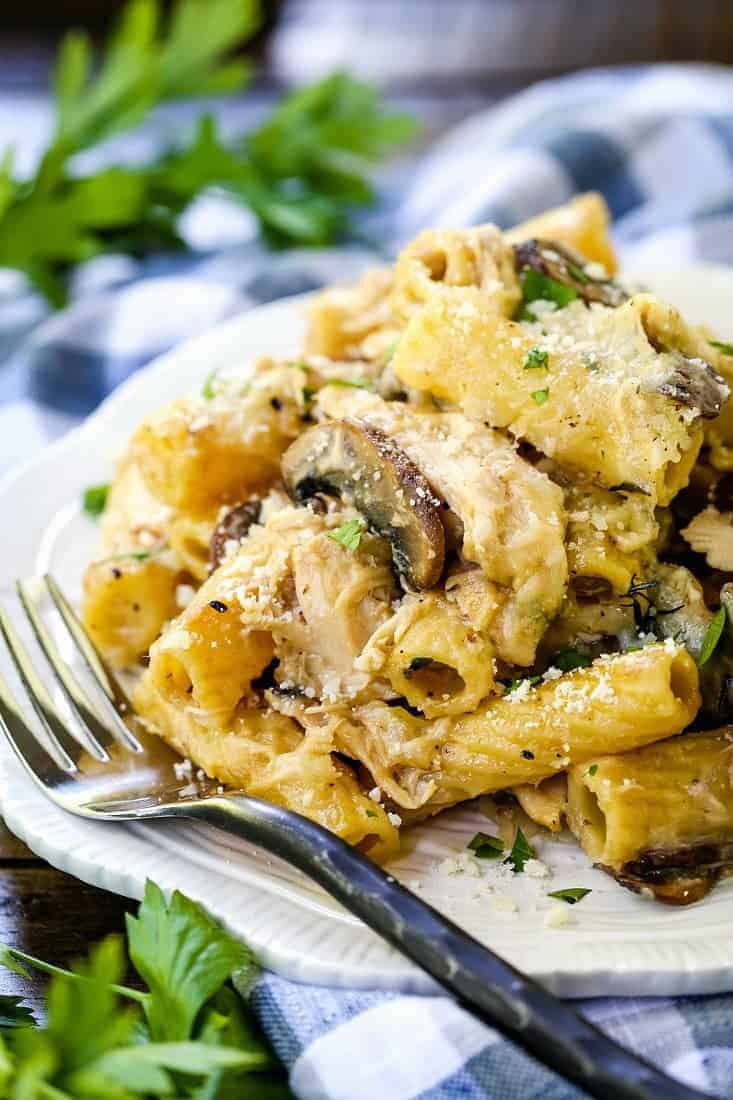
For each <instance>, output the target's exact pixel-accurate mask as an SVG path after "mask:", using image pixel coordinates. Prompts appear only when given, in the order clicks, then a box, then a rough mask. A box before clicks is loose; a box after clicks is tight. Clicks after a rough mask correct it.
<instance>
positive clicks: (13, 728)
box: [0, 576, 703, 1100]
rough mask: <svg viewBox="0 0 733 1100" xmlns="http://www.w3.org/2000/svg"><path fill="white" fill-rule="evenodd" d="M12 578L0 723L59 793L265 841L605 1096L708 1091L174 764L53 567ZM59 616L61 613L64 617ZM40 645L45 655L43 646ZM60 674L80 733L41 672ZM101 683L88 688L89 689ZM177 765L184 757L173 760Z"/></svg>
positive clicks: (348, 860) (298, 834)
mask: <svg viewBox="0 0 733 1100" xmlns="http://www.w3.org/2000/svg"><path fill="white" fill-rule="evenodd" d="M17 592H18V597H19V601H20V607H21V608H22V610H23V612H24V614H25V617H26V620H27V622H26V625H27V626H30V630H31V632H32V635H34V636H35V640H36V643H37V645H38V648H39V649H40V654H38V657H40V659H41V665H40V667H43V666H44V665H45V668H44V672H41V673H39V671H38V668H37V666H36V663H35V662H34V661H33V659H32V658H31V655H30V651H29V649H28V647H27V645H26V644H25V643H24V642H23V640H22V638H21V635H20V633H19V631H18V630H17V629H16V626H15V625H14V623H13V621H12V618H11V616H10V615H9V614H8V612H7V611H6V610H4V609H2V608H0V633H1V634H2V636H3V638H4V641H5V643H6V646H7V649H8V652H9V655H10V657H11V660H12V664H13V665H14V667H15V670H16V672H17V675H18V678H19V680H20V683H21V685H22V688H23V689H24V691H25V694H26V695H27V697H28V700H29V701H30V703H31V704H32V707H33V709H34V710H35V712H36V715H37V718H38V730H37V731H35V730H34V725H35V724H30V723H29V722H28V721H27V720H26V718H25V716H24V712H23V709H22V707H21V706H20V705H19V703H18V701H17V700H16V698H15V697H14V696H13V693H12V692H11V690H10V688H9V687H8V684H7V682H5V681H4V680H2V679H0V727H1V728H2V730H3V732H4V734H5V736H6V738H7V740H8V741H9V743H10V745H11V746H12V748H13V749H14V751H15V753H16V754H17V756H18V757H19V759H20V761H21V762H22V764H23V765H24V766H25V768H26V769H27V771H28V772H29V773H30V775H31V776H32V778H33V779H34V781H35V782H36V783H37V784H38V785H39V786H40V787H41V789H42V790H43V792H44V793H45V794H46V795H47V796H48V797H49V798H50V799H52V800H53V801H54V802H55V803H56V804H57V805H59V806H60V807H62V808H63V809H64V810H66V811H68V812H69V813H72V814H77V815H78V816H80V817H85V818H92V819H94V820H97V821H105V822H109V821H150V820H152V819H155V818H189V819H193V820H195V821H199V822H206V823H207V824H209V825H214V826H216V827H217V828H219V829H223V830H225V831H228V832H230V833H234V834H235V835H237V836H240V837H244V838H245V839H246V840H249V841H251V842H253V843H254V844H256V845H258V846H260V847H261V848H264V849H266V850H267V851H268V852H271V853H273V854H274V855H277V856H279V857H280V858H281V859H284V860H285V861H286V862H288V863H290V864H291V865H293V866H294V867H297V868H298V869H299V870H300V871H302V872H303V873H304V874H306V875H307V876H308V877H309V878H311V879H313V880H314V881H315V882H317V883H318V884H319V885H320V886H321V887H323V889H325V890H326V891H327V892H328V893H329V894H330V895H331V896H332V897H334V898H336V899H337V900H338V901H339V902H340V903H341V904H342V905H343V906H344V907H345V908H346V909H348V910H350V912H352V913H353V914H355V915H356V916H357V917H359V918H361V920H362V921H363V922H364V923H365V924H367V925H368V926H369V927H370V928H372V929H373V930H374V931H375V932H377V933H378V934H379V935H380V936H382V937H383V938H384V939H385V940H387V942H388V943H390V944H392V946H393V947H395V948H396V949H397V950H398V951H401V952H402V953H403V954H404V955H406V956H407V957H408V958H409V959H411V960H412V961H413V962H415V963H417V965H418V966H420V967H422V969H423V970H425V971H426V972H427V973H428V974H430V975H431V976H432V977H433V978H434V979H435V980H436V981H437V982H439V983H440V985H442V986H443V987H444V988H445V989H446V990H447V991H448V992H449V993H451V994H452V995H453V996H455V997H456V998H458V1000H459V1001H460V1002H461V1003H462V1004H463V1005H464V1006H465V1008H466V1009H467V1010H468V1011H469V1012H471V1013H473V1015H475V1016H476V1017H478V1018H479V1019H480V1020H482V1021H483V1022H484V1023H486V1024H489V1025H490V1026H491V1027H494V1028H496V1029H497V1030H498V1031H500V1032H501V1033H502V1034H504V1035H506V1036H507V1037H508V1038H510V1039H512V1040H513V1041H514V1042H516V1043H517V1044H519V1045H520V1046H521V1047H523V1048H524V1049H525V1050H526V1051H527V1052H528V1053H529V1054H531V1055H533V1056H534V1057H535V1058H537V1059H538V1060H539V1061H540V1062H542V1063H544V1064H545V1065H546V1066H548V1067H549V1068H550V1069H553V1070H554V1071H556V1072H557V1073H559V1074H560V1075H561V1076H563V1077H565V1078H567V1079H568V1080H570V1081H572V1082H574V1083H575V1084H577V1085H579V1086H580V1087H581V1088H584V1089H585V1090H586V1091H587V1092H588V1093H589V1094H590V1095H591V1096H595V1097H599V1098H603V1100H652V1098H654V1100H691V1098H693V1097H701V1096H702V1095H703V1094H702V1093H699V1092H696V1091H694V1090H692V1089H689V1088H687V1087H686V1086H685V1085H682V1084H680V1083H679V1082H677V1081H674V1080H672V1079H671V1078H670V1077H667V1076H666V1075H664V1074H663V1073H661V1072H660V1071H659V1070H658V1069H656V1068H655V1067H654V1066H652V1065H650V1064H649V1063H648V1062H646V1061H644V1060H642V1059H641V1058H638V1057H636V1056H635V1055H633V1054H631V1053H630V1052H629V1051H627V1050H625V1049H624V1048H623V1047H621V1046H619V1045H618V1044H616V1043H614V1042H613V1041H612V1040H611V1039H609V1038H608V1037H607V1036H605V1035H604V1034H603V1033H602V1032H601V1031H599V1030H598V1029H597V1028H596V1027H594V1026H593V1025H592V1024H591V1023H589V1022H588V1021H587V1020H586V1019H584V1018H583V1017H582V1016H580V1015H579V1014H578V1013H577V1012H575V1011H574V1010H573V1009H572V1008H570V1007H569V1005H567V1004H566V1003H565V1002H564V1001H561V1000H560V999H559V998H557V997H554V996H552V995H551V994H550V993H548V992H547V991H546V990H544V989H543V988H542V987H541V986H540V985H538V984H537V983H536V982H534V981H532V980H531V979H530V978H528V977H526V976H525V975H523V974H522V973H520V972H519V971H518V970H516V969H515V968H514V967H512V966H511V965H510V964H509V963H507V962H505V961H504V960H503V959H501V958H500V957H499V956H497V955H495V954H494V953H493V952H492V951H490V950H489V949H488V948H485V947H484V946H482V945H481V944H480V943H479V942H478V941H477V940H475V939H473V938H472V937H471V936H468V935H467V934H466V933H465V932H463V931H462V930H461V929H460V928H459V927H458V926H457V925H455V924H453V923H452V922H451V921H449V920H448V919H447V918H445V917H443V916H442V915H441V914H440V913H438V912H437V911H436V910H435V909H433V908H432V907H431V906H429V905H427V904H426V903H425V902H424V901H422V900H421V899H420V898H418V897H416V896H415V895H414V894H412V893H411V892H410V891H409V890H406V889H405V888H404V887H403V886H401V885H400V884H399V883H397V882H396V881H395V879H394V878H393V877H392V876H391V875H389V874H387V873H386V872H385V871H383V870H382V869H381V868H380V867H378V866H376V864H374V863H372V862H371V861H370V860H369V859H367V858H366V857H365V856H363V855H362V854H361V853H359V852H358V851H356V850H355V849H353V848H351V847H349V846H348V845H347V844H345V843H344V842H343V841H342V840H340V839H339V838H338V837H336V836H334V835H333V834H332V833H329V832H328V831H327V830H325V829H323V828H321V827H320V826H319V825H316V824H314V822H312V821H309V820H308V819H307V818H304V817H301V816H300V815H299V814H295V813H293V812H291V811H289V810H284V809H282V808H281V807H280V806H274V805H272V804H271V803H268V802H263V801H261V800H259V799H256V798H251V797H249V796H248V795H246V794H244V793H243V792H235V791H227V792H226V793H225V794H221V793H217V786H216V784H215V782H213V781H210V780H205V781H204V782H202V783H200V784H198V786H197V789H196V793H195V794H194V793H192V792H191V790H190V787H191V784H190V780H189V779H188V778H187V777H186V778H185V780H184V779H179V778H177V775H176V770H175V768H174V765H175V764H176V763H180V758H179V757H178V756H177V755H176V754H175V753H174V752H173V751H172V750H171V749H169V748H168V746H167V745H166V744H165V743H164V742H163V741H162V740H160V739H159V738H158V737H156V736H154V735H152V734H150V733H148V732H146V730H145V729H144V727H143V725H142V723H141V722H140V721H138V720H137V719H136V717H135V715H134V713H133V711H132V709H131V707H130V702H129V700H128V698H127V696H126V694H125V691H124V690H123V688H122V686H121V684H120V683H119V681H118V680H117V679H116V678H115V676H114V675H113V674H112V673H111V671H110V670H109V669H108V668H107V667H106V665H105V663H104V661H103V660H102V658H101V657H100V655H99V653H98V652H97V651H96V649H95V648H94V646H93V644H92V642H91V640H90V639H89V637H88V636H87V634H86V633H85V631H84V629H83V627H82V626H81V623H80V622H79V620H78V619H77V618H76V616H75V614H74V612H73V610H72V608H71V606H70V604H69V602H68V601H67V600H66V598H65V597H64V595H63V593H62V592H61V591H60V589H59V587H58V585H57V584H56V583H55V582H54V580H53V578H52V577H49V576H47V577H44V578H43V579H42V580H34V581H33V582H19V583H18V585H17ZM49 600H50V604H49V607H51V605H54V606H55V608H56V610H57V612H58V615H59V616H60V620H61V623H62V624H63V627H62V629H63V630H64V631H65V644H66V645H67V646H68V645H69V644H71V645H72V647H73V649H74V650H75V651H76V653H78V654H79V655H81V658H82V659H83V664H84V665H85V666H86V670H87V674H89V675H90V676H91V683H90V685H89V686H90V687H92V691H91V692H90V691H89V690H88V689H87V688H85V687H83V686H82V683H81V681H80V679H79V677H78V676H77V675H76V674H75V673H74V672H73V671H72V669H71V667H70V666H69V664H67V662H66V661H65V660H64V658H63V655H62V652H61V649H60V648H59V644H58V643H57V641H56V638H55V636H54V632H53V631H52V630H51V629H50V628H49V625H48V622H47V616H46V615H45V614H44V613H43V612H42V610H41V603H43V604H46V603H48V601H49ZM61 623H60V624H59V625H61ZM41 654H42V656H41ZM54 679H55V681H56V684H57V692H56V694H60V697H61V698H62V699H64V700H65V703H66V706H67V707H68V709H69V711H70V713H71V715H72V716H73V725H74V726H75V727H77V726H78V729H77V731H76V732H77V735H76V736H73V735H72V733H71V732H70V729H69V728H68V727H69V722H68V719H67V718H66V717H65V716H64V713H63V709H62V708H60V707H59V706H58V705H57V703H56V702H55V701H54V696H53V693H52V691H51V690H49V687H48V686H47V684H48V682H50V683H51V685H53V681H54ZM95 686H96V690H95ZM179 771H180V769H179Z"/></svg>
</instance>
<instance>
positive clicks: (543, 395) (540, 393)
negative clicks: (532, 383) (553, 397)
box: [532, 390, 550, 405]
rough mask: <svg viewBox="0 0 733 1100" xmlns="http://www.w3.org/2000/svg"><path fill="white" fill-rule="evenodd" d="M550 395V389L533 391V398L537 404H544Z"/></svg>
mask: <svg viewBox="0 0 733 1100" xmlns="http://www.w3.org/2000/svg"><path fill="white" fill-rule="evenodd" d="M549 396H550V391H549V390H534V391H533V393H532V400H533V401H534V403H535V405H544V403H545V401H547V399H548V398H549Z"/></svg>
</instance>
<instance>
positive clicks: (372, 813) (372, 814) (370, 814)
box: [366, 810, 379, 817]
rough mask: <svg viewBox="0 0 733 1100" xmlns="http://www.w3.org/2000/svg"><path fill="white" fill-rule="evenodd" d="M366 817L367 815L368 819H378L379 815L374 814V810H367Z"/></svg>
mask: <svg viewBox="0 0 733 1100" xmlns="http://www.w3.org/2000/svg"><path fill="white" fill-rule="evenodd" d="M366 815H367V817H378V816H379V815H378V814H376V813H375V812H374V810H367V811H366Z"/></svg>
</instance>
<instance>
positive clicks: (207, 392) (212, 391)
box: [201, 367, 219, 401]
mask: <svg viewBox="0 0 733 1100" xmlns="http://www.w3.org/2000/svg"><path fill="white" fill-rule="evenodd" d="M218 376H219V368H218V367H215V368H214V370H212V371H210V372H209V374H207V376H206V379H205V381H204V384H203V386H202V387H201V396H202V397H204V398H205V399H206V400H207V401H212V400H213V399H214V398H215V397H216V395H217V393H219V389H218V387H217V385H216V381H217V378H218Z"/></svg>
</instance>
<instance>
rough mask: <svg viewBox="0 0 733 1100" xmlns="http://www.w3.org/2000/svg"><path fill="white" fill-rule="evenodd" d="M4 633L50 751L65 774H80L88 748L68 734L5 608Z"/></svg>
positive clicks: (0, 616) (0, 621)
mask: <svg viewBox="0 0 733 1100" xmlns="http://www.w3.org/2000/svg"><path fill="white" fill-rule="evenodd" d="M0 633H2V636H3V637H4V639H5V642H6V645H7V647H8V651H9V653H10V656H11V657H12V660H13V664H14V665H15V668H16V671H17V673H18V676H19V677H20V680H21V683H22V684H23V687H24V688H25V690H26V693H27V695H28V698H29V699H30V701H31V703H32V704H33V709H34V710H35V712H36V714H37V715H38V717H39V719H40V720H41V724H42V726H43V728H44V731H45V733H46V736H47V737H48V740H49V745H50V751H51V752H52V753H53V754H55V755H56V758H57V760H58V762H59V764H60V765H61V767H62V768H63V769H64V770H65V771H67V772H72V771H78V767H77V763H78V760H79V758H80V756H81V754H82V753H83V751H84V749H83V748H82V746H81V745H80V744H79V742H78V741H75V740H74V738H73V737H72V736H71V734H70V733H68V731H67V730H66V728H65V726H64V723H63V722H62V721H61V719H60V718H59V716H58V714H57V713H56V709H55V707H54V705H53V700H52V699H51V696H50V695H49V694H48V692H47V691H46V688H45V687H44V686H43V683H42V681H41V680H40V678H39V676H38V674H37V672H36V670H35V669H34V667H33V664H32V662H31V659H30V657H29V656H28V653H27V651H26V648H25V646H24V645H23V643H22V642H21V640H20V637H19V636H18V634H17V632H16V630H15V627H14V626H13V624H12V623H11V621H10V617H9V616H8V613H7V611H6V610H5V608H3V607H0Z"/></svg>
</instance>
